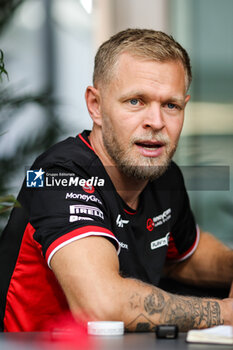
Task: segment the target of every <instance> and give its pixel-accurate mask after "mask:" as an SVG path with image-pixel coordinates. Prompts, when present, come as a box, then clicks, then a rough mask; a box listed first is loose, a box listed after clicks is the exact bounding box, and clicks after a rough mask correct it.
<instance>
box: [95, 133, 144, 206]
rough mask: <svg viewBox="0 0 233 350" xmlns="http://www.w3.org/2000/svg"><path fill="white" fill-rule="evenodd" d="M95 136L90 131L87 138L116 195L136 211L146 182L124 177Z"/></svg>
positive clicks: (99, 139)
mask: <svg viewBox="0 0 233 350" xmlns="http://www.w3.org/2000/svg"><path fill="white" fill-rule="evenodd" d="M96 134H97V133H95V132H94V131H92V132H91V134H90V136H89V141H90V143H91V146H92V148H93V149H94V151H95V153H96V154H97V156H98V157H99V158H100V160H101V162H102V164H103V165H104V167H105V170H106V171H107V173H108V175H109V177H110V179H111V180H112V183H113V185H114V187H115V189H116V191H117V193H118V194H119V195H120V197H121V198H122V199H123V201H124V202H125V203H126V204H127V205H128V206H129V207H130V208H132V209H134V210H136V209H137V207H138V202H139V196H140V194H141V192H142V191H143V189H144V188H145V186H146V185H147V183H148V181H146V180H137V179H135V178H133V177H128V176H126V175H124V174H123V173H122V172H121V171H120V170H119V168H118V167H117V166H116V165H115V163H114V161H113V160H112V159H111V157H110V156H109V155H108V153H107V151H106V149H105V147H104V145H103V140H102V137H101V138H98V137H97V135H96Z"/></svg>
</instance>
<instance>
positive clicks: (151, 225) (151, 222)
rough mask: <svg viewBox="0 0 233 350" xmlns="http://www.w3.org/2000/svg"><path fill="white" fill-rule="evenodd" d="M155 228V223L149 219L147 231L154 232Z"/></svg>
mask: <svg viewBox="0 0 233 350" xmlns="http://www.w3.org/2000/svg"><path fill="white" fill-rule="evenodd" d="M154 227H155V223H154V221H153V220H152V219H151V218H149V219H147V222H146V228H147V230H148V231H153V229H154Z"/></svg>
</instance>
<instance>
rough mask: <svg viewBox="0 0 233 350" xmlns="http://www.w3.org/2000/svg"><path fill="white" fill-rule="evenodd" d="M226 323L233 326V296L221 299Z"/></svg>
mask: <svg viewBox="0 0 233 350" xmlns="http://www.w3.org/2000/svg"><path fill="white" fill-rule="evenodd" d="M221 303H222V306H221V308H222V315H223V317H224V324H229V325H231V326H233V298H226V299H223V300H222V301H221Z"/></svg>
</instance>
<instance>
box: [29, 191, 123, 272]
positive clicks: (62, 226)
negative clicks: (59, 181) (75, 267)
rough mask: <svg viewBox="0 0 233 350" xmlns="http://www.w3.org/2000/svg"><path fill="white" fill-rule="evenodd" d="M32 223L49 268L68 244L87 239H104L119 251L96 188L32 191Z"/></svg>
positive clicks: (30, 213)
mask: <svg viewBox="0 0 233 350" xmlns="http://www.w3.org/2000/svg"><path fill="white" fill-rule="evenodd" d="M28 198H30V203H29V221H30V223H31V225H32V226H33V228H34V229H35V233H34V235H33V238H34V240H35V241H36V242H37V243H39V244H40V245H41V248H42V253H43V255H44V257H45V258H46V261H47V263H48V265H49V266H50V261H51V258H52V257H53V255H54V254H55V253H56V252H57V251H58V250H59V249H60V248H62V247H64V246H65V245H67V244H69V243H71V242H73V241H75V240H78V239H81V238H84V237H88V236H103V237H105V238H107V239H108V240H110V241H111V242H112V243H113V244H114V246H115V247H116V250H117V252H118V253H119V251H120V245H119V242H118V240H117V239H116V237H115V235H114V234H113V230H112V227H111V221H110V220H109V213H108V209H107V208H106V205H105V203H104V199H103V198H102V197H101V193H100V191H99V190H97V189H96V188H94V187H93V186H91V187H90V186H89V187H88V186H87V187H86V186H83V187H82V186H76V187H75V188H74V187H66V188H61V187H57V188H53V189H50V188H43V189H39V188H33V189H30V196H28Z"/></svg>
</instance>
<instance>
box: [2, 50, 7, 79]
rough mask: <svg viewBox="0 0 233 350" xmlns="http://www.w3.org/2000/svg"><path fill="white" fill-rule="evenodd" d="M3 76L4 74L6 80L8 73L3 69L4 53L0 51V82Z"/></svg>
mask: <svg viewBox="0 0 233 350" xmlns="http://www.w3.org/2000/svg"><path fill="white" fill-rule="evenodd" d="M3 74H5V75H6V76H7V78H8V73H7V71H6V69H5V63H4V53H3V51H2V50H1V49H0V81H2V76H3Z"/></svg>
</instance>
